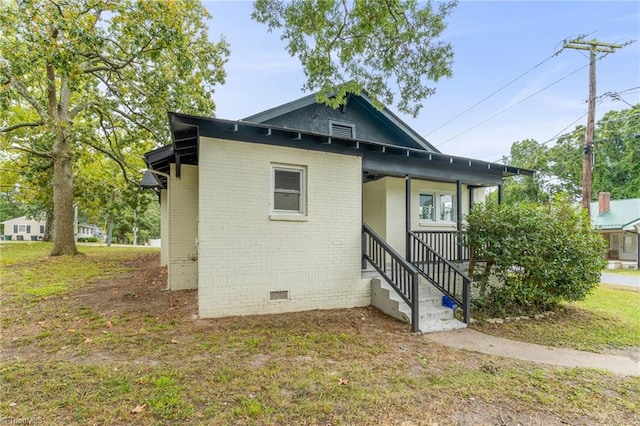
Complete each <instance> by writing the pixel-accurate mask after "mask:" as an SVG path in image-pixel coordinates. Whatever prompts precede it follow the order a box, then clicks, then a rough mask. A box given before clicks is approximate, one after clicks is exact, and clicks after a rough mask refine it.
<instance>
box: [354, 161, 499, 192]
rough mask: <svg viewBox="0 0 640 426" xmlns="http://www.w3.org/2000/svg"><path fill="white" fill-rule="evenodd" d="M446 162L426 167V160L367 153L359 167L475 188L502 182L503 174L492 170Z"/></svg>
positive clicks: (372, 172) (375, 171)
mask: <svg viewBox="0 0 640 426" xmlns="http://www.w3.org/2000/svg"><path fill="white" fill-rule="evenodd" d="M454 168H455V172H454V171H453V170H452V167H451V164H449V163H446V162H434V163H431V162H430V163H429V164H428V167H425V160H424V159H420V158H413V157H410V158H406V157H402V156H399V155H391V156H389V155H387V156H385V155H383V154H380V153H370V154H368V155H365V156H364V158H363V160H362V170H363V172H365V173H367V174H368V175H383V176H394V177H404V176H411V177H412V178H415V179H424V180H430V181H437V182H453V181H456V180H459V181H460V182H461V183H464V184H466V185H471V186H474V187H483V186H495V185H501V184H502V179H503V176H502V173H500V171H499V170H497V169H494V171H493V172H492V171H491V170H490V169H487V170H478V169H475V168H465V167H461V166H460V164H456V165H455V166H454Z"/></svg>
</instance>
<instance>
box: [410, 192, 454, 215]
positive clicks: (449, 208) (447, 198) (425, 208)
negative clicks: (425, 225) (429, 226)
mask: <svg viewBox="0 0 640 426" xmlns="http://www.w3.org/2000/svg"><path fill="white" fill-rule="evenodd" d="M419 202H420V204H419V211H418V218H419V219H420V222H455V220H456V216H455V201H454V196H453V194H452V193H440V192H433V193H427V192H421V193H420V200H419Z"/></svg>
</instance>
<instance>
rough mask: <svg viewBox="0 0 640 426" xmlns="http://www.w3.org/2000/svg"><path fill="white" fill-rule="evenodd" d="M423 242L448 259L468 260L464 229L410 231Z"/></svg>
mask: <svg viewBox="0 0 640 426" xmlns="http://www.w3.org/2000/svg"><path fill="white" fill-rule="evenodd" d="M411 232H413V233H414V234H415V235H416V237H418V238H419V239H420V240H421V241H422V242H423V243H425V244H426V245H428V246H429V247H431V249H432V250H434V251H436V252H437V253H438V254H440V256H442V257H444V258H445V259H447V260H449V261H454V262H467V261H469V257H470V252H469V246H468V245H467V244H466V242H465V234H464V231H411Z"/></svg>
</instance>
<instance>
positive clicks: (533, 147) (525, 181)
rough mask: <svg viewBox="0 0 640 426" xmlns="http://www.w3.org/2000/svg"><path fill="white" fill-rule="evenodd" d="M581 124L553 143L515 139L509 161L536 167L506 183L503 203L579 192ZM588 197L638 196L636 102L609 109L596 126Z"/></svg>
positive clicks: (577, 195)
mask: <svg viewBox="0 0 640 426" xmlns="http://www.w3.org/2000/svg"><path fill="white" fill-rule="evenodd" d="M584 132H585V128H584V126H578V127H576V128H575V129H574V130H573V131H572V132H569V133H566V134H564V135H562V136H560V138H558V140H557V142H556V143H555V144H554V145H553V146H549V145H547V144H544V143H539V142H536V141H534V140H530V139H527V140H524V141H519V142H515V143H514V144H513V145H512V146H511V152H510V156H509V157H505V158H503V160H504V161H505V162H508V163H509V164H511V165H513V166H519V167H526V168H531V169H534V170H536V172H537V173H536V175H535V176H534V177H533V178H532V177H526V176H518V177H516V178H512V179H509V180H508V181H506V182H505V186H504V193H505V201H506V202H517V201H537V202H545V201H548V200H549V199H550V198H551V196H552V195H554V194H558V193H566V194H568V195H569V196H570V197H571V198H572V199H574V200H577V199H579V198H580V196H581V191H582V152H583V145H584ZM594 135H595V143H594V154H595V162H594V166H593V184H592V189H591V193H592V198H593V199H594V200H595V199H596V198H597V196H598V193H599V192H609V193H611V196H612V198H614V199H625V198H637V197H640V143H638V142H639V141H640V104H639V105H636V106H634V107H632V108H629V109H625V110H621V111H609V112H607V113H606V114H605V115H604V116H603V117H602V118H601V119H600V120H599V121H598V122H597V123H596V127H595V133H594Z"/></svg>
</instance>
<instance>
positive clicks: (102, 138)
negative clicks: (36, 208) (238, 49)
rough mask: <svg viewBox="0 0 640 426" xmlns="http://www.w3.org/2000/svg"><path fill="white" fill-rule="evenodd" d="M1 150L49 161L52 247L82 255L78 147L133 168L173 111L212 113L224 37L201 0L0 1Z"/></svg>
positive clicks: (163, 132) (158, 140) (163, 135)
mask: <svg viewBox="0 0 640 426" xmlns="http://www.w3.org/2000/svg"><path fill="white" fill-rule="evenodd" d="M0 3H1V5H2V9H1V10H0V28H2V37H1V38H0V85H1V86H0V87H1V92H0V136H1V137H2V140H1V142H2V143H3V148H4V149H8V148H11V149H14V150H18V151H21V152H26V153H29V154H31V155H34V156H39V157H42V158H45V159H48V160H49V161H50V162H51V163H52V164H53V206H54V212H53V213H54V214H53V216H54V228H55V239H54V245H53V249H52V252H51V254H52V255H64V254H76V253H77V250H76V246H75V242H74V235H73V234H74V232H73V170H72V166H73V161H74V157H75V156H76V155H77V153H78V152H79V151H80V149H81V148H83V147H84V149H86V148H87V147H90V148H91V150H92V152H94V153H95V154H96V155H106V156H108V157H109V158H110V159H112V160H114V161H115V162H116V163H117V164H118V165H119V167H120V169H121V171H122V172H123V173H124V175H125V177H126V178H128V179H130V180H131V179H132V176H131V175H130V174H127V172H128V171H131V167H130V166H129V165H128V164H127V162H126V154H127V153H128V152H130V151H131V150H132V149H133V150H144V149H147V148H152V147H153V146H157V145H162V144H164V143H166V142H168V140H167V137H168V132H167V123H166V111H167V110H178V109H179V110H181V111H184V112H197V113H199V114H213V111H214V108H215V105H214V103H213V100H212V93H213V86H214V85H215V84H217V83H221V82H223V81H224V76H225V73H224V70H223V65H224V63H225V62H226V59H227V57H228V48H227V44H226V42H225V41H224V40H220V41H217V42H210V41H209V40H208V37H207V27H206V25H205V22H204V21H205V19H206V18H207V17H208V13H207V12H206V10H205V9H204V8H203V7H202V5H201V4H200V2H199V1H197V0H175V1H170V2H169V1H162V0H158V1H151V0H146V1H143V0H141V1H134V0H77V1H69V2H67V1H54V0H21V1H15V2H11V1H7V0H0Z"/></svg>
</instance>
